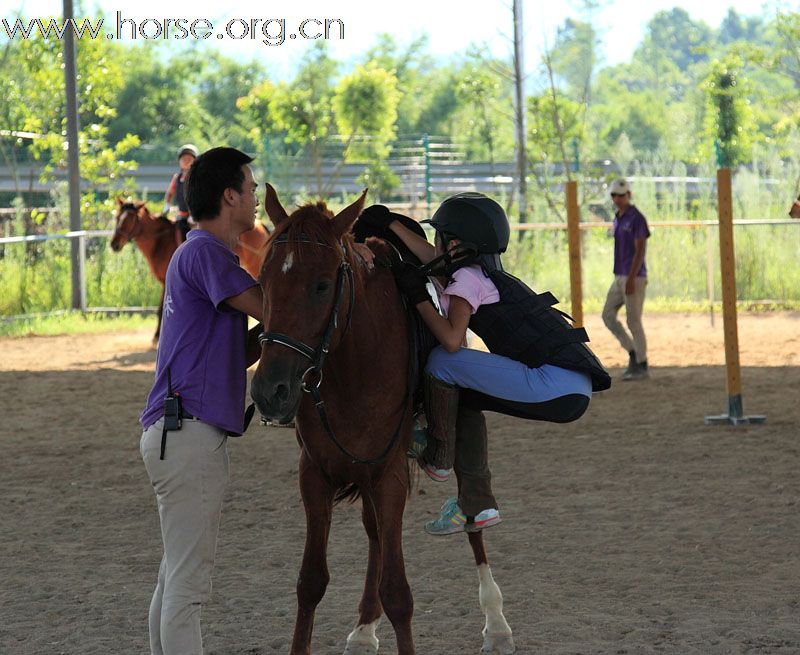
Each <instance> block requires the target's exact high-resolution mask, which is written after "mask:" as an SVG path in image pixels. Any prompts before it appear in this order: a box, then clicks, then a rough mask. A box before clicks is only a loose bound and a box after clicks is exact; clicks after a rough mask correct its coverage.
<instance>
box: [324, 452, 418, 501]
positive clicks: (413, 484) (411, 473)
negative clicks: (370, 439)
mask: <svg viewBox="0 0 800 655" xmlns="http://www.w3.org/2000/svg"><path fill="white" fill-rule="evenodd" d="M412 463H413V461H412V460H410V459H409V458H407V457H406V458H405V464H406V481H407V489H406V493H407V497H408V498H411V491H412V489H414V488H419V480H420V478H419V467H417V466H412ZM361 495H362V494H361V487H359V486H358V485H357V484H356V483H355V482H351V483H350V484H348V485H345V486H344V487H342V488H341V489H339V491H337V492H336V495H335V496H334V497H333V502H334V504H338V503H341V502H342V501H345V502H348V503H354V502H356V501H357V500H358V499H359V498H361Z"/></svg>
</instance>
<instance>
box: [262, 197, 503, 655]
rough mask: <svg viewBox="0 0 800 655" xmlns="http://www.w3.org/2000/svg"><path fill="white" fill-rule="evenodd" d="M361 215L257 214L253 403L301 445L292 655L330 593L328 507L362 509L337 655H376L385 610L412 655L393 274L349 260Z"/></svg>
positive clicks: (401, 310) (407, 415)
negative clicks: (360, 553)
mask: <svg viewBox="0 0 800 655" xmlns="http://www.w3.org/2000/svg"><path fill="white" fill-rule="evenodd" d="M365 193H366V191H365ZM363 204H364V194H362V196H361V197H360V198H359V199H358V200H357V201H356V202H355V203H353V204H352V205H350V206H348V207H347V208H345V209H344V210H342V211H341V212H340V213H339V214H338V215H336V216H333V214H332V212H330V211H329V210H328V209H327V207H326V206H325V203H323V202H318V203H316V204H308V205H304V206H302V207H300V208H299V209H297V210H296V211H295V212H294V213H292V215H291V216H288V215H287V214H286V211H285V210H284V209H283V207H282V206H281V204H280V201H279V200H278V197H277V195H276V194H275V191H274V189H273V188H272V187H271V186H269V185H267V196H266V199H265V206H266V210H267V214H268V215H269V217H270V218H271V219H272V221H273V223H274V224H275V231H274V232H273V233H272V235H271V236H270V239H269V241H268V242H267V250H266V255H265V259H264V265H263V268H262V270H261V276H260V279H259V282H260V283H261V285H262V286H263V289H264V326H265V327H264V330H265V331H264V333H262V335H261V338H260V341H261V345H262V352H261V359H260V361H259V364H258V369H257V370H256V372H255V375H254V377H253V381H252V385H251V395H252V397H253V400H254V401H255V403H256V405H257V406H258V408H259V410H260V411H261V413H262V415H264V416H265V417H267V418H270V419H274V420H277V421H279V422H281V423H286V422H288V421H290V420H292V419H293V418H294V419H295V425H296V435H297V440H298V442H299V444H300V446H301V450H300V463H299V477H300V481H299V482H300V485H299V486H300V495H301V497H302V499H303V505H304V506H305V512H306V543H305V551H304V553H303V560H302V564H301V568H300V574H299V577H298V580H297V604H298V607H297V618H296V622H295V629H294V638H293V641H292V648H291V653H292V654H293V655H308V654H310V653H311V632H312V628H313V623H314V613H315V610H316V607H317V605H318V604H319V603H320V601H321V600H322V597H323V595H324V594H325V589H326V587H327V585H328V581H329V574H328V565H327V556H326V551H327V544H328V535H329V531H330V525H331V514H332V511H333V505H334V503H335V502H336V501H338V500H342V499H354V498H356V497H359V496H360V498H361V503H362V510H361V519H362V522H363V525H364V529H365V530H366V533H367V536H368V539H369V549H368V557H367V572H366V581H365V584H364V592H363V595H362V597H361V602H360V603H359V608H358V609H359V617H358V622H357V624H356V626H355V628H354V629H353V630H352V632H350V634H349V636H348V637H347V642H346V646H345V650H344V652H345V655H372V654H375V653H377V651H378V638H377V636H376V628H377V626H378V621H379V619H380V616H381V613H382V612H383V611H385V612H386V616H387V617H388V618H389V621H390V622H391V623H392V626H393V628H394V631H395V635H396V638H397V652H398V653H399V654H400V655H412V654H413V653H414V652H415V649H414V640H413V637H412V634H411V617H412V614H413V599H412V596H411V590H410V588H409V585H408V581H407V579H406V573H405V565H404V562H403V549H402V522H403V511H404V509H405V503H406V498H407V497H408V493H409V488H410V479H409V468H408V463H407V459H406V449H407V448H408V446H409V443H410V440H411V421H412V413H411V409H412V408H411V401H412V399H411V395H412V389H410V385H411V383H412V380H411V377H412V375H411V370H410V367H409V357H410V356H411V352H410V348H411V346H410V345H409V333H408V330H409V327H408V314H407V310H406V308H405V307H404V305H403V301H402V298H401V296H400V293H399V292H398V290H397V286H396V284H395V282H394V279H393V276H392V274H391V272H390V271H389V270H387V269H386V268H385V267H382V266H376V267H375V268H374V269H372V270H368V269H367V268H366V266H365V264H364V263H363V261H362V260H361V259H360V258H359V257H358V256H357V254H356V253H355V251H354V249H353V237H352V235H350V234H349V232H350V228H351V226H352V225H353V222H354V221H355V220H356V218H357V217H358V215H359V214H360V213H361V210H362V208H363ZM369 246H370V247H371V248H372V250H373V251H374V252H375V253H376V255H377V256H378V259H379V260H380V259H381V258H385V259H388V252H389V251H388V249H389V246H388V245H386V244H385V243H384V242H382V241H377V240H371V241H370V243H369ZM468 536H469V541H470V544H471V546H472V549H473V553H474V555H475V562H476V564H477V565H478V568H479V580H480V592H479V598H480V604H481V607H482V608H483V609H484V611H485V613H486V627H485V628H484V650H483V651H482V652H486V653H511V652H513V640H512V638H511V629H510V628H509V627H508V624H507V623H506V620H505V618H504V617H503V614H502V596H501V594H500V589H499V588H498V587H497V585H496V584H495V582H494V580H493V579H492V575H491V571H490V569H489V566H488V562H487V558H486V551H485V548H484V545H483V535H482V533H480V532H476V533H468Z"/></svg>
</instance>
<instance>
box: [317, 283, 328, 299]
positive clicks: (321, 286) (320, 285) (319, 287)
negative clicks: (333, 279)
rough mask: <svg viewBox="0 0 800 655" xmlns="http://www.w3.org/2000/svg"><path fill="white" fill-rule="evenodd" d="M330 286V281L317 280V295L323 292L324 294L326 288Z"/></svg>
mask: <svg viewBox="0 0 800 655" xmlns="http://www.w3.org/2000/svg"><path fill="white" fill-rule="evenodd" d="M330 288H331V283H330V282H325V281H323V282H318V283H317V295H318V296H321V295H323V294H324V293H325V292H327V291H328V289H330Z"/></svg>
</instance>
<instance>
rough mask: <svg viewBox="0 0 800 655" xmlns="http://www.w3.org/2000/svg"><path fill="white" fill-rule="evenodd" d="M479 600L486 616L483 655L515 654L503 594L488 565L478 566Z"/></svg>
mask: <svg viewBox="0 0 800 655" xmlns="http://www.w3.org/2000/svg"><path fill="white" fill-rule="evenodd" d="M478 581H479V583H480V586H479V587H478V600H479V601H480V604H481V609H482V610H483V613H484V614H485V615H486V625H485V626H484V628H483V647H482V648H481V653H492V654H493V655H511V653H513V652H514V650H515V649H514V639H513V637H512V636H511V627H510V626H509V625H508V622H507V621H506V617H505V616H503V594H502V593H500V587H498V586H497V583H496V582H495V581H494V578H493V577H492V570H491V569H490V568H489V565H488V564H481V565H480V566H478Z"/></svg>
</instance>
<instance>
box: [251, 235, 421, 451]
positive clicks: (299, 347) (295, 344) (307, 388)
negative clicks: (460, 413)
mask: <svg viewBox="0 0 800 655" xmlns="http://www.w3.org/2000/svg"><path fill="white" fill-rule="evenodd" d="M287 243H296V244H314V245H318V246H324V247H325V248H331V249H333V246H331V245H330V244H328V243H325V242H323V241H318V240H315V241H311V239H309V238H308V237H307V236H305V235H303V236H302V237H301V238H300V239H299V240H294V241H290V240H289V239H288V237H287V236H286V235H281V236H279V237H278V238H276V239H275V241H274V242H273V245H283V244H287ZM339 248H340V249H341V251H342V258H341V261H340V262H339V267H338V269H337V272H336V296H335V299H334V303H333V308H332V309H331V315H330V318H329V319H328V325H327V327H326V328H325V333H324V335H323V337H322V342H321V343H320V344H319V346H317V347H316V348H312V347H311V346H309V345H308V344H306V343H303V342H302V341H300V340H298V339H295V338H293V337H291V336H289V335H287V334H283V333H282V332H262V333H261V334H259V335H258V343H259V344H260V345H261V346H262V347H263V346H265V345H267V344H271V343H274V344H278V345H281V346H285V347H286V348H291V349H292V350H294V351H295V352H298V353H300V354H301V355H303V356H304V357H306V358H307V359H308V360H309V361H310V362H311V366H309V367H308V368H307V369H306V370H305V371H304V372H303V374H302V375H301V376H300V386H301V388H302V389H303V392H304V393H310V394H311V396H312V398H313V399H314V405H315V407H316V408H317V413H318V414H319V418H320V421H321V422H322V426H323V428H325V432H326V434H327V435H328V437H329V438H330V440H331V441H332V442H333V443H334V445H335V446H336V447H337V448H338V449H339V450H340V451H341V452H342V453H343V454H344V455H345V456H347V457H348V458H350V460H351V462H352V463H353V464H367V465H374V464H380V463H382V462H383V461H384V460H385V459H386V458H387V457H388V456H389V453H391V452H392V450H393V449H394V447H395V446H396V445H397V441H398V439H399V438H400V429H401V428H402V427H403V422H404V420H405V412H404V411H403V412H401V416H400V423H399V424H398V425H397V428H396V429H395V431H394V434H393V435H392V438H391V440H390V441H389V444H388V445H387V446H386V448H385V449H384V450H383V452H382V453H381V454H380V455H378V456H377V457H374V458H369V459H365V458H361V457H358V456H357V455H354V454H353V453H352V452H350V451H349V450H347V448H345V447H344V446H343V445H342V444H341V442H340V441H339V440H338V439H337V438H336V433H335V432H334V431H333V428H332V427H331V424H330V421H329V420H328V412H327V410H326V409H325V401H324V400H323V399H322V392H321V387H322V367H323V365H324V363H325V358H326V357H327V355H328V352H329V351H330V345H331V341H332V339H333V333H334V332H335V330H336V328H337V327H338V325H339V312H340V310H341V304H342V299H343V298H344V285H345V282H347V283H348V286H349V289H350V303H349V305H348V308H347V321H346V323H345V327H344V333H343V334H342V338H344V335H345V334H347V331H348V330H349V329H350V324H351V322H352V318H353V306H354V305H355V294H356V290H355V282H354V276H353V267H352V266H351V265H350V263H349V262H348V261H347V257H346V254H347V250H346V249H345V246H344V244H343V243H342V242H341V241H339ZM411 384H413V381H412V380H409V386H410V385H411ZM410 394H411V391H410V389H409V388H407V389H406V394H405V397H404V398H403V404H402V406H401V408H403V409H404V408H405V407H406V405H407V404H408V399H409V396H410Z"/></svg>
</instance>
